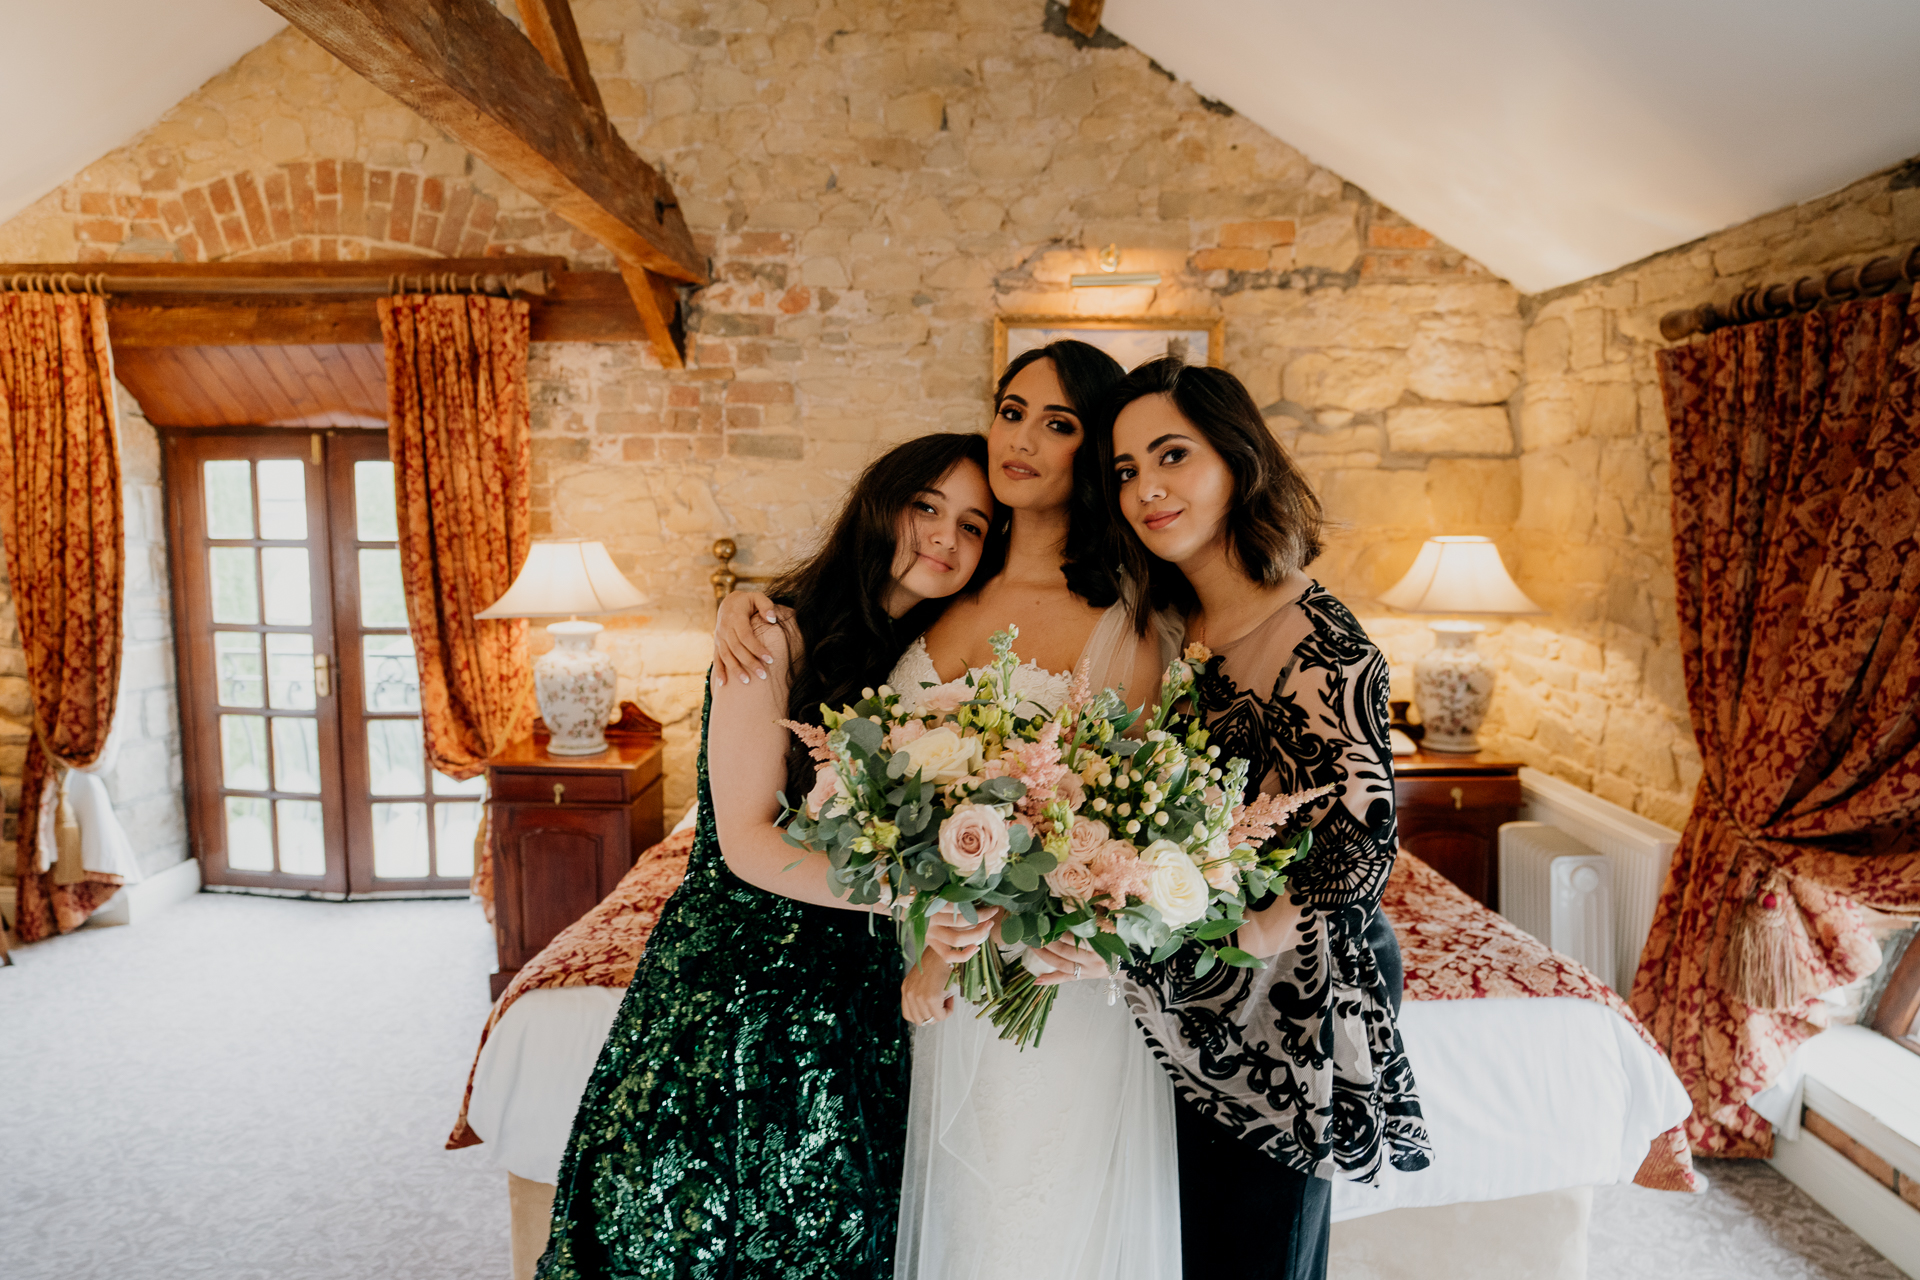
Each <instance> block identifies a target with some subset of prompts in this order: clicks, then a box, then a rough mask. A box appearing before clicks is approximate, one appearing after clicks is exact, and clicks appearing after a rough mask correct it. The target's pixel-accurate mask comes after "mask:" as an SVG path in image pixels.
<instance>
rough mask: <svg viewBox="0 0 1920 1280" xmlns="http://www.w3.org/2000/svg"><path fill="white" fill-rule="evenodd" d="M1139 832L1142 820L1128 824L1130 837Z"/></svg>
mask: <svg viewBox="0 0 1920 1280" xmlns="http://www.w3.org/2000/svg"><path fill="white" fill-rule="evenodd" d="M1139 830H1140V819H1138V818H1135V819H1134V820H1133V821H1132V822H1129V823H1128V824H1127V834H1128V835H1135V834H1137V833H1138V832H1139Z"/></svg>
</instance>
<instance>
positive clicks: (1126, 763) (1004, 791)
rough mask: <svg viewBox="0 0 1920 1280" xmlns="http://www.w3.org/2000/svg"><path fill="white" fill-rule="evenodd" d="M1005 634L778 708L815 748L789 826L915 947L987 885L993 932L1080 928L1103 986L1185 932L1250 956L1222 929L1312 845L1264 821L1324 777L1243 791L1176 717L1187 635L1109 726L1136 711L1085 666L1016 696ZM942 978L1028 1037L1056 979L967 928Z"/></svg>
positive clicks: (1013, 1036) (1243, 769)
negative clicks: (947, 670) (1158, 675)
mask: <svg viewBox="0 0 1920 1280" xmlns="http://www.w3.org/2000/svg"><path fill="white" fill-rule="evenodd" d="M1018 634H1019V633H1018V631H1017V630H1016V629H1011V628H1010V629H1009V630H1007V631H1003V632H1000V633H998V634H996V635H995V636H994V637H993V640H992V645H993V652H994V661H993V662H992V663H991V664H989V665H988V666H986V667H984V668H982V669H981V670H980V671H979V672H977V673H971V674H969V675H968V676H966V677H964V678H963V679H962V680H961V681H956V682H954V683H953V684H951V685H943V686H940V689H939V690H936V691H935V692H934V694H931V695H929V696H928V697H927V698H926V699H925V700H924V701H922V702H920V703H919V704H918V705H911V704H907V703H905V702H904V701H903V699H902V698H901V697H900V695H899V694H898V693H897V692H896V691H895V690H893V689H890V688H888V687H886V686H881V687H880V688H879V689H877V690H871V691H867V694H866V696H865V697H863V699H862V700H861V701H860V702H859V703H857V704H855V705H854V706H851V707H846V708H843V709H841V710H839V711H834V710H832V709H831V708H826V707H823V708H822V709H821V710H822V712H823V715H824V718H825V727H824V728H819V727H815V726H810V725H801V724H797V723H793V722H787V727H788V728H789V729H791V730H792V731H793V732H794V733H796V734H798V735H799V736H800V737H801V738H802V739H803V740H804V741H805V742H807V744H808V745H809V746H810V747H811V748H812V750H813V754H814V758H815V759H816V760H817V761H818V762H819V763H820V766H821V767H820V771H819V781H818V783H817V785H816V786H815V788H814V791H813V794H811V795H810V796H808V797H807V799H806V801H805V803H804V805H803V806H802V807H801V808H799V809H795V808H794V807H793V806H791V804H789V802H788V801H787V800H786V798H785V797H784V796H783V797H781V802H782V804H783V806H786V808H787V811H788V814H790V815H791V818H790V821H789V822H788V824H787V827H786V839H787V842H788V843H789V844H793V845H796V846H798V847H801V848H806V849H810V850H814V851H816V852H819V853H823V854H825V855H826V856H827V857H828V859H829V860H830V862H831V863H832V871H831V873H830V881H831V883H832V885H833V887H834V889H835V891H836V892H844V893H845V894H846V895H847V897H848V899H849V901H851V902H854V903H856V904H861V905H873V904H880V903H887V904H890V905H891V908H892V911H893V914H894V918H895V920H896V922H897V926H898V929H899V934H900V941H901V944H902V947H903V948H904V949H905V951H906V952H907V955H908V958H909V962H910V963H911V962H914V961H917V959H918V958H919V956H920V953H921V951H922V949H923V948H924V946H925V943H926V930H927V921H928V919H929V917H930V916H931V915H932V914H933V913H934V912H936V911H941V910H955V911H957V912H958V913H959V914H960V916H961V917H962V918H964V919H967V920H969V921H972V920H977V919H978V914H977V913H978V907H979V905H980V904H983V903H984V904H991V905H993V906H996V907H999V908H1001V910H1002V916H1001V923H1000V939H1001V941H1002V943H1004V944H1015V945H1020V944H1024V945H1025V946H1027V947H1039V946H1044V945H1046V944H1047V943H1050V942H1054V941H1057V940H1059V939H1061V938H1064V937H1068V936H1072V937H1075V938H1078V939H1080V940H1082V941H1083V942H1085V943H1086V944H1087V945H1088V946H1090V947H1092V948H1093V949H1094V950H1095V951H1096V952H1097V953H1098V954H1099V955H1100V956H1101V957H1102V958H1103V959H1105V960H1106V961H1107V966H1108V974H1109V978H1108V1000H1109V1001H1112V1000H1113V999H1115V998H1116V997H1117V991H1118V983H1117V976H1116V975H1117V972H1118V968H1119V966H1120V965H1121V964H1122V963H1126V962H1128V961H1135V960H1155V961H1158V960H1163V959H1165V958H1167V957H1168V956H1170V955H1172V954H1173V953H1174V952H1175V951H1177V950H1179V949H1180V948H1181V947H1183V946H1187V945H1189V944H1197V945H1198V946H1199V948H1200V955H1199V956H1198V958H1197V960H1196V969H1197V972H1199V973H1205V972H1207V971H1208V970H1210V969H1212V968H1213V967H1214V965H1216V964H1219V963H1223V962H1224V963H1226V964H1231V965H1240V966H1243V967H1257V966H1259V965H1260V964H1261V961H1260V960H1258V959H1257V958H1255V957H1254V956H1252V955H1249V954H1248V953H1247V952H1245V951H1242V950H1240V949H1239V948H1237V947H1234V946H1231V945H1227V944H1226V943H1225V942H1224V940H1225V939H1227V938H1228V937H1229V936H1230V935H1231V934H1232V933H1233V932H1234V931H1235V930H1236V929H1238V928H1239V927H1240V926H1241V925H1242V924H1243V923H1244V922H1245V913H1246V908H1247V904H1248V903H1250V902H1254V901H1258V900H1259V899H1260V898H1261V897H1263V896H1264V895H1265V894H1266V893H1268V892H1269V891H1271V890H1273V889H1277V888H1278V887H1280V885H1281V884H1282V883H1283V882H1284V879H1285V874H1284V868H1285V867H1286V866H1287V864H1288V863H1290V862H1292V861H1293V860H1295V859H1296V858H1298V857H1300V856H1302V855H1303V854H1304V853H1305V852H1306V850H1307V848H1308V845H1309V842H1310V833H1307V832H1301V833H1299V834H1298V835H1297V836H1294V837H1293V838H1291V839H1285V838H1276V833H1277V832H1279V831H1280V830H1281V829H1282V828H1283V827H1284V826H1285V825H1286V823H1287V821H1288V819H1289V818H1291V817H1292V816H1293V814H1294V813H1295V812H1297V811H1298V810H1299V809H1300V808H1302V807H1303V806H1305V805H1307V804H1309V803H1311V802H1312V801H1313V800H1315V799H1317V798H1318V797H1320V796H1321V795H1324V794H1326V792H1327V791H1328V790H1330V788H1326V787H1322V788H1319V789H1317V790H1314V791H1308V792H1302V793H1300V794H1298V795H1294V796H1286V797H1262V798H1260V799H1258V800H1256V801H1254V802H1253V803H1252V804H1241V803H1239V797H1240V795H1241V794H1242V792H1243V791H1244V789H1245V785H1246V774H1247V762H1246V761H1245V760H1239V759H1234V760H1228V761H1225V762H1224V763H1223V762H1222V761H1221V760H1220V759H1219V757H1220V750H1219V748H1218V747H1212V746H1209V745H1208V744H1207V732H1206V730H1205V729H1204V728H1203V727H1201V726H1200V725H1199V723H1198V722H1197V721H1194V722H1191V723H1183V722H1182V721H1180V720H1179V719H1178V718H1177V717H1176V713H1175V708H1176V706H1177V704H1178V703H1179V702H1180V701H1181V700H1182V699H1184V698H1185V697H1186V696H1187V695H1188V694H1189V693H1190V692H1191V691H1192V689H1193V684H1194V678H1195V675H1194V664H1195V663H1196V662H1199V663H1204V662H1205V661H1206V660H1207V658H1208V656H1209V655H1207V654H1206V652H1205V651H1204V649H1201V648H1200V647H1199V646H1194V647H1192V648H1189V650H1188V651H1187V654H1186V656H1185V657H1184V658H1183V659H1181V660H1178V661H1176V662H1174V663H1173V664H1172V665H1171V666H1170V667H1169V669H1168V671H1167V674H1166V676H1165V678H1164V680H1163V681H1162V684H1161V691H1160V699H1159V704H1158V706H1157V707H1156V708H1155V710H1154V712H1153V716H1152V718H1151V720H1150V721H1149V722H1148V724H1147V726H1146V730H1145V733H1144V736H1143V737H1141V738H1137V739H1135V738H1127V737H1123V736H1122V735H1123V734H1125V733H1126V731H1127V730H1128V729H1130V728H1132V727H1133V725H1134V722H1135V720H1136V719H1137V717H1138V714H1139V713H1136V712H1130V711H1128V709H1127V706H1126V702H1125V700H1124V699H1123V698H1122V697H1121V695H1120V694H1119V693H1118V692H1116V691H1114V690H1111V689H1103V690H1100V691H1098V692H1097V693H1096V692H1094V691H1093V690H1092V689H1091V688H1090V687H1089V685H1088V681H1087V679H1086V676H1085V673H1084V672H1082V673H1080V674H1079V675H1077V676H1076V677H1075V679H1074V681H1073V685H1072V688H1071V691H1070V692H1069V694H1068V696H1067V700H1066V701H1065V703H1063V704H1062V706H1061V707H1060V708H1059V709H1058V710H1057V711H1053V712H1048V711H1046V710H1045V709H1044V708H1036V707H1033V706H1032V704H1030V703H1023V702H1022V700H1021V699H1020V697H1019V695H1018V693H1017V692H1016V690H1015V688H1014V676H1015V673H1016V672H1017V671H1018V669H1019V666H1020V660H1019V658H1018V656H1017V655H1016V654H1015V653H1014V650H1013V642H1014V640H1015V638H1016V637H1017V636H1018ZM909 707H910V708H911V709H909ZM1023 711H1032V712H1036V713H1037V714H1023ZM955 982H956V985H957V986H958V989H959V991H960V994H961V995H963V996H964V997H965V998H966V999H967V1000H968V1001H970V1002H971V1003H973V1004H975V1005H978V1006H981V1007H982V1012H983V1014H984V1015H985V1016H987V1017H989V1018H990V1019H991V1020H992V1022H993V1024H994V1025H995V1026H996V1027H997V1028H999V1031H1000V1034H1001V1037H1002V1038H1003V1039H1008V1040H1013V1041H1015V1042H1017V1043H1019V1044H1020V1045H1022V1046H1023V1047H1024V1046H1026V1045H1030V1044H1037V1043H1039V1040H1040V1035H1041V1032H1042V1031H1043V1030H1044V1028H1045V1025H1046V1017H1047V1013H1048V1011H1049V1010H1050V1009H1051V1008H1052V1005H1053V1000H1054V997H1055V994H1056V988H1054V987H1051V986H1041V985H1039V984H1038V983H1036V982H1035V981H1034V978H1033V974H1032V972H1031V971H1030V970H1029V968H1028V967H1027V966H1026V965H1025V964H1022V965H1019V966H1017V967H1016V968H1015V969H1014V970H1013V972H1012V974H1011V975H1010V976H1009V975H1008V974H1007V973H1006V972H1005V970H1004V968H1003V966H1002V962H1001V956H1000V953H999V951H998V949H996V948H994V947H982V948H981V949H980V951H979V952H978V953H976V955H975V956H974V957H973V959H971V960H969V961H968V962H967V963H966V964H965V965H963V966H961V967H960V969H959V970H958V971H957V972H956V974H955Z"/></svg>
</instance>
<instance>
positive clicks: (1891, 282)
mask: <svg viewBox="0 0 1920 1280" xmlns="http://www.w3.org/2000/svg"><path fill="white" fill-rule="evenodd" d="M1916 282H1920V245H1915V246H1914V247H1913V248H1911V249H1909V250H1907V251H1906V252H1905V253H1901V254H1896V255H1894V256H1892V257H1886V258H1875V259H1873V260H1872V261H1870V262H1866V263H1857V264H1855V265H1853V266H1850V267H1836V268H1835V269H1834V270H1832V271H1829V272H1827V274H1826V275H1824V276H1801V277H1800V278H1799V279H1798V280H1795V281H1793V282H1792V283H1791V284H1762V285H1755V286H1754V287H1753V288H1751V289H1748V290H1745V291H1744V292H1742V293H1740V294H1738V295H1737V296H1735V298H1734V300H1733V301H1732V302H1729V303H1727V304H1726V305H1725V306H1724V307H1722V306H1715V305H1714V304H1713V303H1711V302H1707V303H1703V304H1701V305H1700V306H1697V307H1688V308H1686V309H1685V310H1681V311H1669V312H1667V314H1665V315H1664V316H1661V317H1660V336H1661V337H1663V338H1665V339H1666V340H1667V341H1669V342H1678V341H1680V340H1681V339H1682V338H1691V337H1692V336H1693V335H1694V334H1696V333H1712V332H1713V331H1714V330H1715V329H1724V328H1726V327H1727V326H1728V325H1736V324H1753V323H1754V322H1755V321H1759V320H1782V319H1785V318H1786V317H1787V316H1790V315H1793V314H1794V313H1795V312H1803V311H1811V310H1813V309H1814V308H1815V307H1818V306H1820V305H1821V304H1823V303H1828V302H1846V301H1848V300H1850V299H1853V298H1870V297H1874V296H1876V295H1878V294H1882V293H1890V292H1892V291H1893V290H1895V289H1901V288H1908V287H1911V286H1912V285H1913V284H1915V283H1916Z"/></svg>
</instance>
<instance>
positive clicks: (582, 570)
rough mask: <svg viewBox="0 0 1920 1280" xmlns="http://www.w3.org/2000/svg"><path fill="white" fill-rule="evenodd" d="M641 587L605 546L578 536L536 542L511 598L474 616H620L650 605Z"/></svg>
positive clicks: (491, 605) (522, 568)
mask: <svg viewBox="0 0 1920 1280" xmlns="http://www.w3.org/2000/svg"><path fill="white" fill-rule="evenodd" d="M646 599H647V598H646V597H645V596H643V595H641V594H640V590H639V588H637V587H635V586H634V585H633V584H632V583H631V582H628V581H627V580H626V578H625V577H624V576H623V575H622V574H621V572H620V571H619V570H618V569H616V568H614V567H613V557H611V556H609V555H608V554H607V549H606V547H605V546H603V545H601V544H600V543H598V542H588V541H585V540H584V539H580V538H569V539H567V540H565V541H561V542H536V543H534V544H533V545H532V546H531V547H528V548H527V562H526V564H525V565H523V566H521V569H520V576H519V577H517V578H515V579H514V580H513V585H512V586H510V587H508V588H507V594H505V595H503V596H501V597H500V598H499V599H498V600H495V601H494V602H493V603H492V604H490V605H488V606H487V607H486V608H485V609H482V610H481V611H480V612H479V613H476V614H474V615H473V616H474V617H476V618H577V617H579V616H580V615H581V614H589V613H619V612H620V611H621V610H623V609H632V608H634V607H636V606H638V605H642V604H645V603H646Z"/></svg>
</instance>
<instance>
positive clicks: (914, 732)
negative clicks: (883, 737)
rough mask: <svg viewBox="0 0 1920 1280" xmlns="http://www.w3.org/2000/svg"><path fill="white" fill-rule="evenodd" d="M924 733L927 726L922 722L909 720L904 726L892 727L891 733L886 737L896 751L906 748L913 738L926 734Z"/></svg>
mask: <svg viewBox="0 0 1920 1280" xmlns="http://www.w3.org/2000/svg"><path fill="white" fill-rule="evenodd" d="M926 731H927V726H926V725H925V724H923V723H922V722H920V721H918V720H909V721H907V722H906V723H905V724H899V725H895V726H894V727H893V732H892V733H891V734H890V735H888V737H889V739H890V741H891V743H892V748H893V750H895V751H898V750H899V749H900V748H902V747H904V746H906V745H907V744H908V743H909V742H912V741H913V740H914V739H915V738H918V737H920V736H921V735H922V734H924V733H926Z"/></svg>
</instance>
